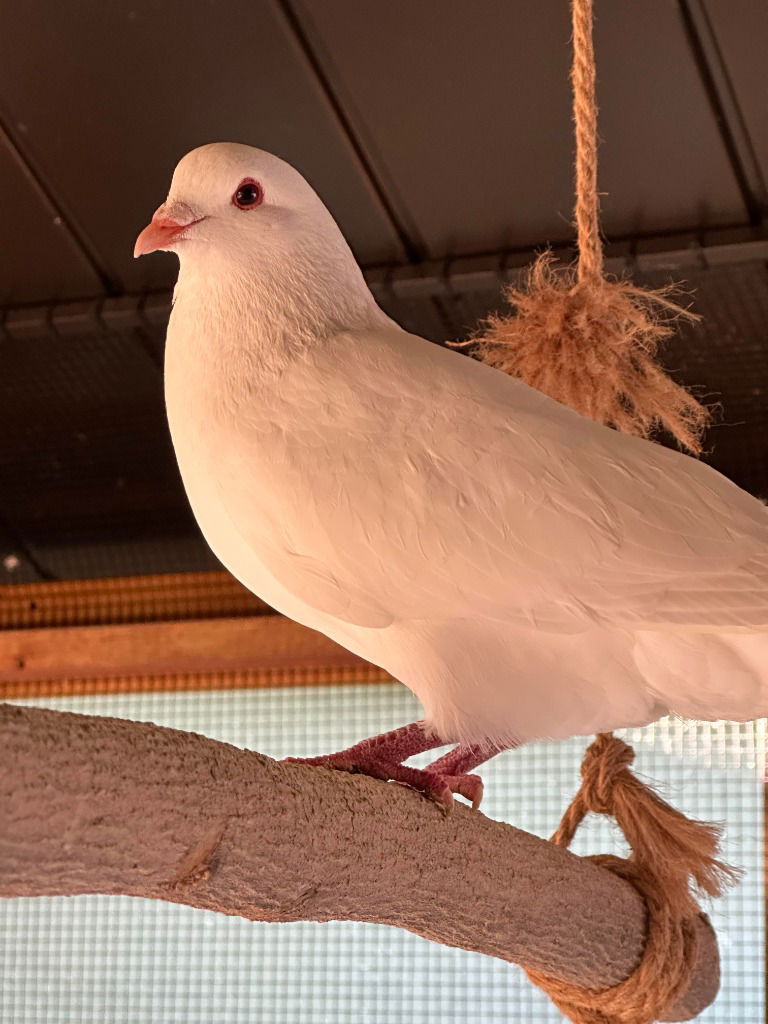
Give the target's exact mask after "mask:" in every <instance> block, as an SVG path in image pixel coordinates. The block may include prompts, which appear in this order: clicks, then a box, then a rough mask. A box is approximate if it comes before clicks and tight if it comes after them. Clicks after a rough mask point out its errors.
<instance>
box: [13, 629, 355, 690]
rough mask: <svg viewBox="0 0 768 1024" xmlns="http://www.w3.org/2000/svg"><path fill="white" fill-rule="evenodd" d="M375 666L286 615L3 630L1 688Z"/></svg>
mask: <svg viewBox="0 0 768 1024" xmlns="http://www.w3.org/2000/svg"><path fill="white" fill-rule="evenodd" d="M367 665H368V663H367V662H366V661H364V660H363V659H362V658H358V657H357V656H356V655H354V654H351V653H350V652H349V651H347V650H345V648H343V647H339V645H338V644H335V643H334V642H333V641H332V640H329V639H328V638H327V637H326V636H323V635H322V634H321V633H316V632H315V631H314V630H311V629H307V628H306V627H304V626H300V625H298V623H295V622H292V621H291V620H290V619H286V618H284V617H283V616H281V615H261V616H252V617H250V618H227V619H197V620H195V619H192V620H187V621H181V622H178V621H177V622H144V623H134V624H130V625H114V626H112V625H110V626H68V627H55V628H46V629H10V630H4V631H2V632H0V683H15V684H17V683H24V682H29V681H31V680H62V679H94V678H112V679H114V678H119V677H121V676H137V675H155V676H162V675H178V674H180V673H185V674H203V673H205V674H210V673H227V672H229V673H231V672H243V671H254V670H255V671H265V670H270V671H274V670H285V669H292V670H300V669H307V668H315V669H316V668H324V669H333V668H339V669H343V668H359V669H361V670H362V669H363V668H365V667H367Z"/></svg>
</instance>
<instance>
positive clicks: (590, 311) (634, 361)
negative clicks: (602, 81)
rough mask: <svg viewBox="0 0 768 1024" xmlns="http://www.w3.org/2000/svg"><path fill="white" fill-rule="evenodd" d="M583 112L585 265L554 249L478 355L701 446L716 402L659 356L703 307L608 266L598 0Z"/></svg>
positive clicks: (582, 6)
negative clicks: (609, 271) (695, 391)
mask: <svg viewBox="0 0 768 1024" xmlns="http://www.w3.org/2000/svg"><path fill="white" fill-rule="evenodd" d="M571 10H572V16H573V62H572V67H571V84H572V88H573V122H574V129H575V135H576V157H575V176H576V202H575V210H574V219H575V222H576V230H577V238H578V249H579V257H578V261H577V263H576V266H575V267H558V266H556V265H555V259H554V256H553V254H552V252H551V251H546V252H543V253H541V254H540V255H539V256H538V258H537V259H536V261H535V262H534V263H533V265H532V266H531V267H530V268H529V271H528V276H527V280H526V282H525V284H524V285H523V286H521V287H516V286H512V285H510V286H509V287H508V288H507V289H506V292H505V297H506V299H507V301H508V302H509V304H510V305H511V306H512V308H513V313H511V314H509V313H507V314H502V315H499V314H495V315H492V316H490V317H489V318H488V320H487V321H486V322H485V323H484V324H483V325H482V327H481V329H480V330H479V331H478V333H477V336H476V337H475V338H473V339H471V340H470V341H469V342H451V343H450V344H454V345H457V346H458V347H461V346H464V345H471V346H474V353H473V354H474V355H476V356H477V358H479V359H481V360H483V361H484V362H486V363H489V364H490V365H491V366H495V367H497V368H498V369H500V370H503V371H504V372H505V373H508V374H509V375H510V376H512V377H518V378H520V379H521V380H524V381H525V382H526V384H529V385H530V386H531V387H534V388H536V389H537V390H539V391H542V392H544V394H546V395H549V396H550V398H554V399H555V401H557V402H561V403H562V404H563V405H568V406H570V407H571V408H572V409H575V410H576V411H577V412H579V413H581V415H582V416H587V417H589V418H590V419H593V420H596V421H597V422H598V423H604V424H606V425H607V426H611V427H613V428H614V429H616V430H620V431H623V432H624V433H627V434H635V435H637V436H639V437H649V436H650V435H651V434H652V433H653V431H654V430H656V429H658V428H659V427H662V428H663V429H664V430H666V431H667V432H668V433H670V434H671V435H672V436H673V437H674V438H675V439H676V440H677V442H678V444H679V445H680V446H681V447H683V448H687V449H688V450H689V451H691V452H693V453H695V454H699V453H700V452H701V434H702V432H703V429H704V427H705V426H706V425H707V423H708V422H709V412H708V411H707V410H706V409H705V408H704V407H703V406H702V405H700V404H699V402H698V401H697V400H696V399H695V398H694V397H693V395H691V394H690V393H689V392H688V391H687V390H686V389H685V388H683V387H681V386H680V385H679V384H676V383H675V381H673V380H672V379H671V378H670V377H669V376H668V375H667V374H666V373H665V372H664V370H663V369H662V368H661V367H660V366H659V365H658V363H657V362H656V352H657V350H658V347H659V344H660V343H661V342H662V341H663V340H664V339H665V338H668V337H669V336H670V335H671V334H672V333H673V326H672V325H673V324H674V323H675V321H677V320H680V319H687V320H689V321H696V320H698V317H697V316H696V315H694V314H693V313H691V312H690V311H689V310H687V309H683V308H682V307H681V306H679V305H677V304H676V303H675V302H674V301H672V298H671V295H672V293H673V289H672V288H671V287H667V288H660V289H656V290H648V289H644V288H640V287H638V286H637V285H633V284H631V282H629V281H627V280H612V279H607V278H606V277H605V276H604V275H603V250H602V243H601V239H600V214H599V203H598V191H597V142H598V139H597V103H596V99H595V57H594V52H593V44H592V0H573V2H572V8H571Z"/></svg>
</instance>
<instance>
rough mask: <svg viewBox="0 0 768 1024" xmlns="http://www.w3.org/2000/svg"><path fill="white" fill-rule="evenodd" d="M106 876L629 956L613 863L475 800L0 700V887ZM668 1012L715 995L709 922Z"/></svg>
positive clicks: (487, 948) (591, 977)
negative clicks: (490, 813)
mask: <svg viewBox="0 0 768 1024" xmlns="http://www.w3.org/2000/svg"><path fill="white" fill-rule="evenodd" d="M79 893H116V894H124V895H130V896H143V897H149V898H153V899H163V900H169V901H171V902H175V903H184V904H187V905H189V906H193V907H202V908H206V909H208V910H215V911H218V912H220V913H225V914H233V915H237V916H240V917H245V918H248V919H250V920H256V921H296V920H303V921H330V920H350V921H368V922H376V923H380V924H388V925H393V926H396V927H400V928H406V929H408V930H409V931H412V932H415V933H417V934H418V935H422V936H424V937H425V938H428V939H432V940H433V941H436V942H441V943H443V944H445V945H448V946H457V947H461V948H463V949H469V950H475V951H478V952H481V953H485V954H488V955H490V956H496V957H500V958H501V959H503V960H508V961H511V962H513V963H517V964H521V965H522V966H525V967H531V968H535V969H537V970H541V971H545V972H547V973H549V974H552V975H555V976H557V977H560V978H563V979H565V980H567V981H570V982H575V983H577V984H580V985H582V986H584V987H587V988H594V989H603V988H608V987H610V986H612V985H616V984H618V983H619V982H620V981H622V980H623V979H624V978H626V977H627V976H628V975H629V974H630V973H631V972H632V970H633V969H634V968H635V966H636V965H637V963H638V961H639V959H640V956H641V953H642V948H643V943H644V936H645V909H644V906H643V903H642V901H641V899H640V897H639V896H638V894H637V893H636V891H635V890H634V889H633V888H632V887H631V886H630V885H628V884H627V883H626V882H624V881H622V880H620V879H619V878H617V877H616V876H615V875H613V874H611V873H610V872H608V871H606V870H604V869H602V868H598V867H596V866H595V865H593V864H591V863H589V862H588V861H586V860H582V859H580V858H579V857H576V856H574V855H573V854H571V853H569V852H568V851H565V850H561V849H559V848H557V847H555V846H553V845H551V844H550V843H548V842H546V841H544V840H542V839H538V838H537V837H535V836H532V835H529V834H527V833H525V832H521V831H519V830H518V829H515V828H512V827H511V826H509V825H505V824H502V823H500V822H496V821H491V820H490V819H488V818H486V817H485V816H484V815H483V814H481V813H480V812H478V811H471V810H470V809H469V808H467V807H465V806H457V807H456V808H455V809H454V811H453V812H452V813H451V814H448V815H446V814H444V813H443V812H442V811H441V809H440V808H438V807H437V806H436V805H435V804H433V803H431V802H429V801H428V800H426V799H424V798H423V797H422V796H420V795H419V794H417V793H415V792H413V791H411V790H409V789H407V788H405V787H402V786H398V785H395V784H392V783H383V782H378V781H375V780H373V779H369V778H367V777H364V776H361V775H347V774H345V773H341V772H334V771H331V770H329V769H324V768H311V767H307V766H304V765H296V764H283V763H278V762H275V761H273V760H271V759H270V758H268V757H265V756H263V755H261V754H257V753H253V752H250V751H245V750H239V749H237V748H235V747H232V746H230V745H228V744H225V743H219V742H216V741H214V740H211V739H207V738H206V737H203V736H198V735H195V734H193V733H184V732H179V731H177V730H173V729H165V728H160V727H158V726H154V725H150V724H146V723H141V722H128V721H122V720H119V719H112V718H102V717H92V716H87V715H73V714H67V713H63V712H55V711H48V710H43V709H37V708H34V709H33V708H26V707H17V706H13V705H10V704H1V705H0V896H4V897H14V896H43V895H46V896H50V895H75V894H79ZM699 933H700V940H701V941H700V943H699V949H700V955H699V962H698V963H697V965H696V967H695V970H694V973H693V978H692V981H691V985H690V988H689V991H688V993H687V994H686V996H685V997H684V998H683V999H682V1000H681V1001H680V1002H679V1003H678V1004H677V1005H676V1006H673V1007H669V1008H668V1010H667V1012H666V1013H665V1014H664V1018H663V1019H664V1020H688V1019H690V1018H691V1017H692V1016H695V1015H696V1014H698V1013H700V1012H701V1011H702V1010H703V1009H704V1008H705V1007H706V1006H708V1005H709V1004H710V1003H711V1002H712V1000H713V999H714V997H715V995H716V993H717V988H718V984H719V964H718V953H717V945H716V940H715V937H714V933H713V932H712V930H711V928H710V927H709V925H708V923H707V922H706V919H704V918H701V919H700V924H699Z"/></svg>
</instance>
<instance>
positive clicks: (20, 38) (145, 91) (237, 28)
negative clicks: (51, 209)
mask: <svg viewBox="0 0 768 1024" xmlns="http://www.w3.org/2000/svg"><path fill="white" fill-rule="evenodd" d="M0 24H2V25H3V26H4V29H3V35H4V41H5V43H6V46H5V48H4V54H3V60H2V62H1V63H0V97H2V102H3V105H4V106H5V107H6V109H7V110H9V111H10V114H11V122H12V123H18V122H23V124H24V125H25V126H26V131H25V134H24V136H23V138H22V139H19V140H17V141H19V142H20V144H21V145H22V146H23V147H24V149H25V150H26V151H27V152H28V153H29V154H30V156H31V158H32V159H33V161H34V163H35V164H36V165H37V166H38V167H39V168H40V170H41V172H42V174H43V175H44V177H45V180H46V181H47V183H48V184H49V185H50V188H51V190H52V191H53V192H54V193H55V194H57V195H59V196H60V197H61V199H62V202H63V203H65V204H66V207H67V208H68V209H69V210H70V211H71V213H72V216H73V219H74V220H75V221H76V222H77V223H78V225H79V227H80V228H81V230H82V233H83V234H84V236H85V237H87V238H88V240H89V241H90V243H91V244H92V246H93V247H94V249H95V250H96V251H97V252H99V253H101V254H102V256H103V259H104V262H105V263H106V264H109V265H110V266H111V267H113V268H114V270H115V272H116V274H117V277H118V280H119V282H120V283H122V285H124V286H125V287H127V288H131V289H141V288H145V287H164V286H166V285H167V284H169V283H170V281H171V280H172V279H173V277H174V276H175V261H174V260H171V259H168V258H167V257H166V258H163V257H157V258H151V259H145V260H140V261H137V262H134V260H133V258H132V249H133V242H134V239H135V237H136V234H137V233H138V231H139V230H140V229H141V228H142V227H143V226H144V224H145V223H146V222H147V220H148V219H149V217H150V216H151V214H152V212H153V211H154V210H155V208H156V207H157V206H158V205H159V204H160V202H162V200H163V198H164V197H165V194H166V191H167V188H168V184H169V182H170V176H171V172H172V170H173V168H174V166H175V164H176V162H177V161H178V159H179V158H180V157H181V156H182V155H183V154H184V153H185V152H186V151H187V150H189V149H191V148H193V147H194V146H197V145H200V144H202V143H205V142H214V141H223V140H231V141H241V142H248V143H251V144H253V145H257V146H261V147H262V148H265V149H270V150H272V151H274V152H276V153H278V154H279V155H281V156H283V157H284V158H285V159H287V160H289V161H291V162H292V163H295V164H297V165H298V166H299V167H300V169H301V170H302V171H303V172H304V173H305V175H306V176H307V177H308V178H309V179H310V180H311V181H312V183H313V184H314V185H315V187H316V188H317V189H318V191H319V192H320V193H321V194H322V195H323V196H324V198H325V199H326V201H327V202H328V204H329V206H331V207H332V209H333V210H334V212H335V214H336V216H337V218H338V220H339V221H340V223H341V225H342V228H343V229H344V231H345V233H346V234H347V236H348V238H349V239H350V241H351V243H352V245H353V246H354V248H355V249H356V251H357V253H358V255H359V257H360V258H361V259H362V260H364V261H366V262H372V261H387V260H391V261H397V260H399V259H401V258H402V251H401V248H400V245H399V243H398V241H397V238H396V235H395V233H394V231H393V228H392V226H391V223H390V221H389V219H388V217H387V216H386V214H385V213H384V210H383V208H382V207H381V205H380V204H379V202H378V201H377V199H376V198H375V196H374V193H373V192H372V190H371V188H370V185H369V183H368V181H367V179H366V178H365V176H364V175H363V174H362V173H361V170H360V168H359V166H358V164H357V161H356V158H355V155H354V152H353V150H352V148H351V147H350V144H349V141H348V139H347V137H346V136H345V135H344V133H343V132H342V130H341V128H340V127H339V125H338V123H337V121H336V118H335V116H334V114H333V112H332V109H331V107H330V106H329V105H328V103H327V101H326V99H325V97H324V95H323V93H322V91H321V89H320V88H319V86H318V83H317V80H316V78H315V76H314V74H313V73H312V71H311V68H310V67H309V65H308V63H307V61H306V58H305V56H304V55H303V53H302V51H301V49H300V47H299V46H298V45H297V44H296V41H295V39H294V37H293V35H292V33H291V31H290V29H289V27H288V25H287V23H286V21H285V19H284V18H283V16H282V14H281V13H280V10H279V8H278V7H277V6H276V5H275V4H272V3H270V2H269V0H257V2H254V3H250V4H248V5H245V6H244V5H243V4H241V3H238V2H236V0H219V2H217V3H212V2H204V0H201V2H198V3H189V2H186V0H163V2H162V3H155V2H153V0H109V2H108V3H94V2H89V0H78V2H73V3H67V4H52V3H49V2H47V0H29V2H27V3H24V4H18V3H15V2H13V0H2V2H0ZM8 44H12V45H8ZM16 191H18V190H14V194H15V192H16ZM36 241H37V242H38V243H39V242H42V241H44V236H43V235H41V236H40V238H39V239H36ZM52 262H54V263H55V261H52ZM49 289H50V277H49V276H48V277H46V276H45V275H44V274H42V273H41V274H40V276H39V277H34V276H33V277H32V278H31V279H30V281H29V289H28V290H30V291H33V292H37V293H38V294H37V295H36V296H35V297H36V298H48V297H50V295H49Z"/></svg>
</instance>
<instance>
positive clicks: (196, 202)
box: [133, 142, 346, 262]
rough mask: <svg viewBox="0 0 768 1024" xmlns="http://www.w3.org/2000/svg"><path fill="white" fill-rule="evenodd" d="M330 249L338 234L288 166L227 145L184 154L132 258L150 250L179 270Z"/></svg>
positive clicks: (313, 195) (339, 238) (247, 148)
mask: <svg viewBox="0 0 768 1024" xmlns="http://www.w3.org/2000/svg"><path fill="white" fill-rule="evenodd" d="M318 236H320V237H322V238H323V239H324V241H325V243H326V244H330V247H331V248H334V243H336V245H338V242H339V241H341V243H342V245H343V246H344V247H345V248H346V242H344V240H343V237H342V235H341V232H340V231H339V229H338V227H337V226H336V223H335V221H334V220H333V218H332V217H331V215H330V213H329V212H328V210H327V209H326V208H325V206H324V205H323V203H322V201H321V200H320V198H319V197H318V196H317V194H316V193H315V192H314V190H313V189H312V188H311V187H310V185H309V184H308V183H307V182H306V181H305V180H304V178H302V176H301V175H300V174H299V172H298V171H296V170H295V169H294V168H293V167H291V166H290V164H287V163H286V162H285V161H284V160H280V159H279V158H278V157H276V156H273V155H272V154H271V153H266V152H264V150H261V149H254V148H253V147H251V146H244V145H240V144H238V143H233V142H219V143H211V144H210V145H207V146H200V147H199V148H198V149H194V150H192V151H191V152H190V153H187V155H186V156H185V157H184V158H183V159H182V160H181V161H180V162H179V164H178V165H177V167H176V170H175V171H174V174H173V179H172V181H171V187H170V190H169V192H168V197H167V198H166V200H165V202H164V203H163V204H162V206H160V207H158V209H157V210H156V211H155V213H154V215H153V217H152V221H151V222H150V223H149V224H148V225H147V227H145V228H144V230H143V231H142V232H141V234H140V235H139V237H138V238H137V239H136V245H135V248H134V253H133V254H134V256H136V257H138V256H144V255H146V254H147V253H150V252H155V251H157V250H158V249H161V250H165V251H170V252H175V253H177V255H178V256H179V259H180V260H181V261H182V262H184V261H185V260H187V259H190V260H203V261H204V262H208V261H209V260H210V258H211V257H212V256H213V255H214V254H217V255H222V254H226V255H228V256H229V257H230V258H234V259H238V258H239V259H243V258H245V259H247V258H248V256H249V255H250V256H253V255H259V254H261V255H263V254H264V253H265V251H266V253H267V254H269V251H270V250H275V249H277V250H279V251H280V252H282V253H286V252H290V251H291V248H292V247H296V246H297V245H300V243H301V242H302V240H303V239H306V238H307V237H318Z"/></svg>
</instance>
